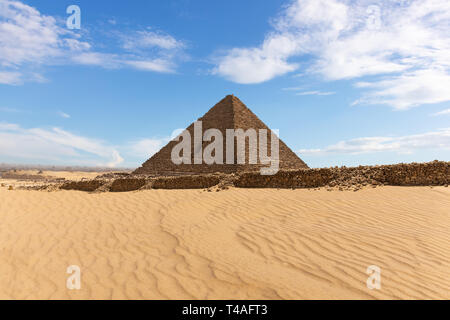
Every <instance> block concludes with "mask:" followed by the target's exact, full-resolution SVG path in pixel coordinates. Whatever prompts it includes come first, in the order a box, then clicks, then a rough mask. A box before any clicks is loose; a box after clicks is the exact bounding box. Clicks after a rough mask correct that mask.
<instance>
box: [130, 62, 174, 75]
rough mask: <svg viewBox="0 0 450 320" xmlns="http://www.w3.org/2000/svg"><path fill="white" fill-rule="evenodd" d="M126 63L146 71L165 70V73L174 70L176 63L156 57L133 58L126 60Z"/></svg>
mask: <svg viewBox="0 0 450 320" xmlns="http://www.w3.org/2000/svg"><path fill="white" fill-rule="evenodd" d="M126 64H128V65H129V66H132V67H134V68H136V69H139V70H144V71H156V72H163V73H170V72H174V69H175V68H174V64H173V62H172V61H170V60H165V59H155V60H147V61H145V60H137V61H136V60H135V61H133V60H131V61H126Z"/></svg>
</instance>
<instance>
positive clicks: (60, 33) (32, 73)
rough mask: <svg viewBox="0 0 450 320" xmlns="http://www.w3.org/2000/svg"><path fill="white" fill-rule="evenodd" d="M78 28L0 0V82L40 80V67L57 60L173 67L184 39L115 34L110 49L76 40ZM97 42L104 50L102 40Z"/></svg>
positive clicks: (109, 65)
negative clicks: (116, 37) (114, 44)
mask: <svg viewBox="0 0 450 320" xmlns="http://www.w3.org/2000/svg"><path fill="white" fill-rule="evenodd" d="M82 34H83V33H75V32H73V31H70V30H68V29H66V27H65V25H64V24H63V23H61V22H58V21H57V19H56V18H55V17H52V16H49V15H44V14H41V13H40V12H39V11H38V10H37V9H35V8H33V7H31V6H29V5H26V4H24V3H22V2H20V1H15V0H0V47H1V50H0V84H9V85H20V84H22V83H24V82H26V81H37V82H42V81H44V80H45V79H44V78H43V76H42V75H40V74H39V72H40V71H42V70H39V68H42V66H46V65H60V64H82V65H91V66H99V67H103V68H123V67H132V68H134V69H139V70H142V71H152V72H173V71H174V70H175V68H176V63H175V62H176V61H177V60H178V59H179V58H180V56H183V53H182V49H183V48H184V43H183V42H181V41H179V40H177V39H175V38H174V37H172V36H170V35H167V34H163V33H156V32H149V31H138V32H131V33H130V34H129V35H127V34H120V35H119V38H120V39H121V40H122V41H121V43H120V44H119V46H118V47H116V48H110V50H114V51H113V52H114V53H110V52H98V51H96V50H95V48H94V46H93V45H92V44H91V43H89V42H87V41H83V40H81V39H82ZM97 43H98V46H99V47H103V48H104V50H107V46H106V44H104V43H101V41H98V42H96V44H97ZM124 49H126V50H127V51H123V50H124ZM36 70H38V72H37V71H36Z"/></svg>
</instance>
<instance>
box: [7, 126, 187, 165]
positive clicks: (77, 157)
mask: <svg viewBox="0 0 450 320" xmlns="http://www.w3.org/2000/svg"><path fill="white" fill-rule="evenodd" d="M182 131H183V130H181V129H177V130H175V131H174V132H173V133H172V134H171V135H170V136H169V135H167V136H163V137H148V138H140V139H133V140H130V141H126V142H124V143H122V144H114V145H113V144H111V143H108V142H106V141H103V140H100V139H96V138H92V137H86V136H82V135H79V134H75V133H72V132H69V131H67V130H64V129H61V128H57V127H53V128H23V127H22V126H20V125H18V124H16V123H7V122H0V150H1V159H0V161H10V162H21V161H27V162H34V163H36V164H38V163H49V164H71V165H88V166H100V167H111V168H113V167H117V166H119V165H126V166H128V167H133V166H136V167H137V166H139V165H140V164H142V162H144V161H145V160H147V159H148V158H150V157H151V156H152V155H154V154H155V153H156V152H158V151H159V150H160V149H161V148H162V147H163V146H164V145H165V144H167V143H168V142H169V141H170V140H172V139H174V138H175V137H176V136H178V135H179V134H180V133H181V132H182Z"/></svg>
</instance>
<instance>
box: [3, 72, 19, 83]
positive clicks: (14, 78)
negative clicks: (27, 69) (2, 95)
mask: <svg viewBox="0 0 450 320" xmlns="http://www.w3.org/2000/svg"><path fill="white" fill-rule="evenodd" d="M21 77H22V75H21V74H20V73H19V72H11V71H0V83H1V84H11V85H18V84H21V83H22V79H21Z"/></svg>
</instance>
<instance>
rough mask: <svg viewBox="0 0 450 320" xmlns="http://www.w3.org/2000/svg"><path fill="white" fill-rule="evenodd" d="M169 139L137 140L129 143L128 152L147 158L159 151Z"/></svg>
mask: <svg viewBox="0 0 450 320" xmlns="http://www.w3.org/2000/svg"><path fill="white" fill-rule="evenodd" d="M169 141H170V140H169V139H168V138H161V139H154V138H145V139H140V140H136V141H133V142H132V143H130V144H129V146H128V153H130V154H132V155H133V156H134V157H140V158H142V159H144V160H145V159H148V158H150V157H151V156H152V155H154V154H155V153H156V152H158V151H159V150H160V149H161V148H162V147H163V146H164V145H165V144H167V143H168V142H169Z"/></svg>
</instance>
